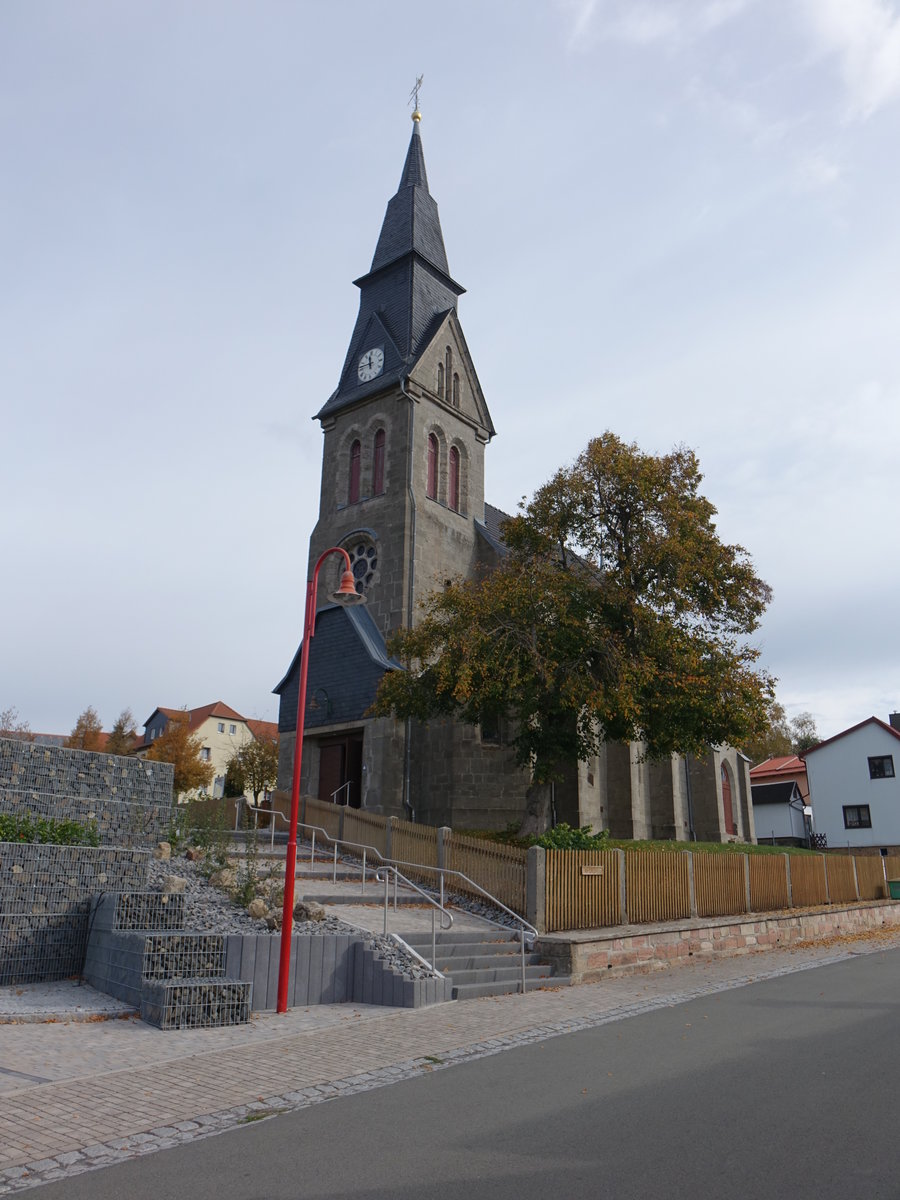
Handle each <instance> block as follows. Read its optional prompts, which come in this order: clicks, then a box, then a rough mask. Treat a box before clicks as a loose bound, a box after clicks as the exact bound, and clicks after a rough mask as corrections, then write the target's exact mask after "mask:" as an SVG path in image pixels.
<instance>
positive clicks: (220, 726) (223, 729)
mask: <svg viewBox="0 0 900 1200" xmlns="http://www.w3.org/2000/svg"><path fill="white" fill-rule="evenodd" d="M217 728H218V730H219V733H224V732H225V726H224V724H223V723H222V722H221V721H220V722H219V724H218V726H217Z"/></svg>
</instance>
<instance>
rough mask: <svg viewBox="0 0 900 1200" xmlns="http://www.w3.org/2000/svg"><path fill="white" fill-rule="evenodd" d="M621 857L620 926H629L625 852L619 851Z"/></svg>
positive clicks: (617, 852)
mask: <svg viewBox="0 0 900 1200" xmlns="http://www.w3.org/2000/svg"><path fill="white" fill-rule="evenodd" d="M616 854H618V856H619V924H620V925H627V924H628V889H627V888H626V886H625V851H624V850H617V851H616Z"/></svg>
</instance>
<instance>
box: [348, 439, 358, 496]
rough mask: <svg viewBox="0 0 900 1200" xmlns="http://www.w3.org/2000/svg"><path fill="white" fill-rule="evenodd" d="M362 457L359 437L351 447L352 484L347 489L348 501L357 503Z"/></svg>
mask: <svg viewBox="0 0 900 1200" xmlns="http://www.w3.org/2000/svg"><path fill="white" fill-rule="evenodd" d="M361 459H362V446H361V445H360V444H359V438H357V439H356V441H355V442H354V443H353V445H352V446H351V447H350V486H349V487H348V489H347V503H348V504H355V503H356V502H357V500H358V499H359V474H360V466H361V461H360V460H361Z"/></svg>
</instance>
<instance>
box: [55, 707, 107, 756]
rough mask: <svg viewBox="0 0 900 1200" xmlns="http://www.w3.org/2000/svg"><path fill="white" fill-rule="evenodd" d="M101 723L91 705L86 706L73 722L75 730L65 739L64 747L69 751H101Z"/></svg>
mask: <svg viewBox="0 0 900 1200" xmlns="http://www.w3.org/2000/svg"><path fill="white" fill-rule="evenodd" d="M102 733H103V722H102V721H101V720H100V718H99V716H98V715H97V710H96V709H95V708H94V707H93V705H90V704H89V705H88V706H87V708H86V709H85V710H84V712H82V713H80V714H79V716H78V720H77V721H76V722H75V728H74V729H73V730H72V732H71V733H70V734H69V736H68V737H67V738H66V740H65V742H64V745H65V746H66V747H67V748H68V749H69V750H99V749H101V742H102V737H101V735H102Z"/></svg>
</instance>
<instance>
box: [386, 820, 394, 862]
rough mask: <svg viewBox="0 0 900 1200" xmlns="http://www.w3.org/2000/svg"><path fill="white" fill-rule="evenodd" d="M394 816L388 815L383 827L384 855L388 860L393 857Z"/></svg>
mask: <svg viewBox="0 0 900 1200" xmlns="http://www.w3.org/2000/svg"><path fill="white" fill-rule="evenodd" d="M396 823H397V818H396V817H388V819H387V824H386V825H385V827H384V857H385V858H386V859H388V860H389V861H390V860H391V859H392V858H393V857H394V825H395V824H396Z"/></svg>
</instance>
